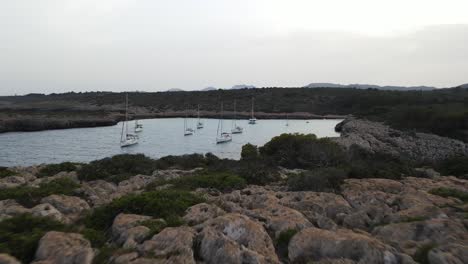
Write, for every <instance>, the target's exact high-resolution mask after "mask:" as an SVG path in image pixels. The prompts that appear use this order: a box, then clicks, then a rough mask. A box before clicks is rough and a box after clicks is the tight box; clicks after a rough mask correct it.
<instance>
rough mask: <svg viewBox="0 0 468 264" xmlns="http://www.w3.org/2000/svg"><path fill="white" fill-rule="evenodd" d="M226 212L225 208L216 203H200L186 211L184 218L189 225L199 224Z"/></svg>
mask: <svg viewBox="0 0 468 264" xmlns="http://www.w3.org/2000/svg"><path fill="white" fill-rule="evenodd" d="M225 213H226V212H225V211H224V210H222V209H221V208H219V207H218V206H216V205H211V204H207V203H200V204H196V205H194V206H191V207H189V208H188V209H187V210H186V211H185V215H184V217H183V219H184V221H185V222H186V223H187V224H188V225H198V224H201V223H203V222H205V221H206V220H209V219H213V218H216V217H218V216H220V215H223V214H225Z"/></svg>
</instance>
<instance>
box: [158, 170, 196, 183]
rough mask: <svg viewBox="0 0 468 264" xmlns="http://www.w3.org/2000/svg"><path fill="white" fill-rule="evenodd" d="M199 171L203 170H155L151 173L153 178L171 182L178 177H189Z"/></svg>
mask: <svg viewBox="0 0 468 264" xmlns="http://www.w3.org/2000/svg"><path fill="white" fill-rule="evenodd" d="M200 170H203V168H195V169H192V170H176V169H171V170H155V171H154V172H153V177H155V178H156V179H158V180H173V179H177V178H180V177H186V176H191V175H193V174H194V173H196V172H197V171H200Z"/></svg>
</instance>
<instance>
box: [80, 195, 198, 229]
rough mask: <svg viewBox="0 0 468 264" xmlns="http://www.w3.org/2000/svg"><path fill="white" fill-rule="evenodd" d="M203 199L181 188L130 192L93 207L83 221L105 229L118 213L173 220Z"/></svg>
mask: <svg viewBox="0 0 468 264" xmlns="http://www.w3.org/2000/svg"><path fill="white" fill-rule="evenodd" d="M203 201H204V199H203V198H201V197H200V196H198V195H195V194H193V193H190V192H188V191H181V190H162V191H153V192H145V193H141V194H130V195H126V196H123V197H121V198H119V199H116V200H114V201H112V202H111V203H110V204H108V205H105V206H102V207H99V208H96V209H94V210H93V212H92V213H91V214H89V215H88V216H87V217H86V218H85V220H84V222H85V225H86V226H87V227H88V228H93V229H97V230H106V229H107V228H109V227H110V226H111V225H112V222H113V220H114V218H115V216H117V215H118V214H119V213H127V214H141V215H149V216H153V217H156V218H163V219H165V220H166V222H175V220H173V219H178V218H179V217H180V216H182V215H183V214H184V212H185V210H186V209H187V208H188V207H190V206H192V205H195V204H198V203H201V202H203ZM169 220H170V221H169ZM168 224H169V223H168Z"/></svg>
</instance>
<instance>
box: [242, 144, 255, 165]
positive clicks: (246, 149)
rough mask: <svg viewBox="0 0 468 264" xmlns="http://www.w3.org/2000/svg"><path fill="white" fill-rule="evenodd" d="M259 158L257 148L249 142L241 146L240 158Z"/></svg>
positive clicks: (245, 159) (246, 159)
mask: <svg viewBox="0 0 468 264" xmlns="http://www.w3.org/2000/svg"><path fill="white" fill-rule="evenodd" d="M258 158H259V152H258V148H257V146H255V145H252V144H250V143H248V144H245V145H243V146H242V151H241V160H244V161H248V160H257V159H258Z"/></svg>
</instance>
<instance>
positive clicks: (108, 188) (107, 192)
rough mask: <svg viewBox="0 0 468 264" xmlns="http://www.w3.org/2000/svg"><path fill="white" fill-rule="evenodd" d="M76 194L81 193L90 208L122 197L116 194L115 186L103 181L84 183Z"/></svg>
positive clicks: (120, 194)
mask: <svg viewBox="0 0 468 264" xmlns="http://www.w3.org/2000/svg"><path fill="white" fill-rule="evenodd" d="M78 192H80V193H82V194H83V196H84V197H86V200H87V201H88V202H89V203H90V204H91V205H92V206H99V205H104V204H107V203H110V202H111V201H112V200H113V199H115V198H119V197H121V196H123V194H122V193H119V192H118V188H117V185H115V184H114V183H110V182H106V181H103V180H97V181H90V182H84V183H83V184H82V185H81V188H79V189H78Z"/></svg>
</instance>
